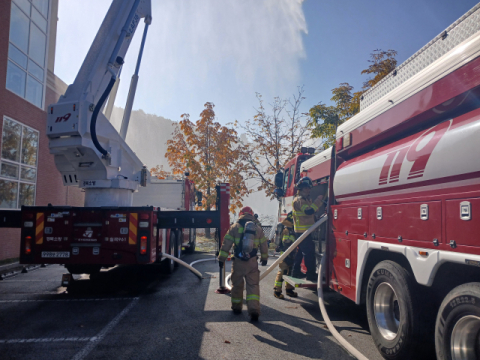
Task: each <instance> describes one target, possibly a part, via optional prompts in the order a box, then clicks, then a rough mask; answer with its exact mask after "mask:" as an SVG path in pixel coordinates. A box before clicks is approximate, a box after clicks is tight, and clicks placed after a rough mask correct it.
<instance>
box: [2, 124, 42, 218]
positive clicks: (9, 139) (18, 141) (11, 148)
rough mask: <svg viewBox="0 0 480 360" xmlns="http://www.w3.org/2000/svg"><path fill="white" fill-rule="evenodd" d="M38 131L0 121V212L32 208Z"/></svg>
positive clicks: (35, 181)
mask: <svg viewBox="0 0 480 360" xmlns="http://www.w3.org/2000/svg"><path fill="white" fill-rule="evenodd" d="M37 162H38V131H36V130H34V129H32V128H29V127H27V126H25V125H23V124H20V123H19V122H16V121H14V120H12V119H10V118H7V117H4V118H3V131H2V153H1V161H0V208H2V209H18V208H20V207H21V206H22V205H30V206H31V205H35V189H36V183H37Z"/></svg>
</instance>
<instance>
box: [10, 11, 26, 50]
mask: <svg viewBox="0 0 480 360" xmlns="http://www.w3.org/2000/svg"><path fill="white" fill-rule="evenodd" d="M29 27H30V20H29V19H28V16H27V15H25V14H24V13H23V12H22V11H21V10H20V9H19V8H18V7H17V6H15V4H12V16H11V18H10V41H11V42H13V43H14V44H15V45H17V46H18V48H19V49H20V50H22V51H24V52H27V50H28V30H29Z"/></svg>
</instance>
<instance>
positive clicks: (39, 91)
mask: <svg viewBox="0 0 480 360" xmlns="http://www.w3.org/2000/svg"><path fill="white" fill-rule="evenodd" d="M42 98H43V86H42V84H40V83H39V82H38V81H37V80H35V79H34V78H33V77H31V76H30V75H28V78H27V92H26V94H25V99H27V100H28V101H30V102H31V103H32V104H35V105H37V106H38V107H42Z"/></svg>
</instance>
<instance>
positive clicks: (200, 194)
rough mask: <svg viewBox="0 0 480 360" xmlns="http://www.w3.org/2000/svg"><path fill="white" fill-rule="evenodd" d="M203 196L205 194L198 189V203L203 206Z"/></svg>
mask: <svg viewBox="0 0 480 360" xmlns="http://www.w3.org/2000/svg"><path fill="white" fill-rule="evenodd" d="M202 197H203V194H202V192H201V191H197V205H198V206H202Z"/></svg>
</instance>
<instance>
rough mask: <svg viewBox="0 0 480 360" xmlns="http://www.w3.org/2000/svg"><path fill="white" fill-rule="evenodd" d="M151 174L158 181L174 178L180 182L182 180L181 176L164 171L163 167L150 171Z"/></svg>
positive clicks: (158, 166)
mask: <svg viewBox="0 0 480 360" xmlns="http://www.w3.org/2000/svg"><path fill="white" fill-rule="evenodd" d="M150 174H151V175H152V176H155V177H156V178H157V179H160V180H164V179H167V178H173V179H175V180H180V179H181V178H182V175H181V174H173V173H172V172H171V171H166V170H163V165H157V166H155V167H154V168H151V169H150Z"/></svg>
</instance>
